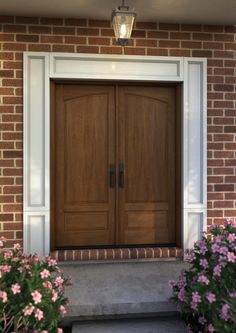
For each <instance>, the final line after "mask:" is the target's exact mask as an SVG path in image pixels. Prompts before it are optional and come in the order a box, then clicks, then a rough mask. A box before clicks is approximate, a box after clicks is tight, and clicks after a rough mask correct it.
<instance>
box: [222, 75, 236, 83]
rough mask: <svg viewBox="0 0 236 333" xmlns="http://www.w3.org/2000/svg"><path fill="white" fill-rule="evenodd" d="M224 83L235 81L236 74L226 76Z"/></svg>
mask: <svg viewBox="0 0 236 333" xmlns="http://www.w3.org/2000/svg"><path fill="white" fill-rule="evenodd" d="M225 83H236V76H232V77H226V78H225Z"/></svg>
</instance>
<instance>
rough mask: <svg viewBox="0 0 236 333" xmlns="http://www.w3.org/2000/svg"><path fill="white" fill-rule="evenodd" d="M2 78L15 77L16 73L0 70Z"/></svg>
mask: <svg viewBox="0 0 236 333" xmlns="http://www.w3.org/2000/svg"><path fill="white" fill-rule="evenodd" d="M0 77H14V71H13V70H6V69H4V70H3V69H2V70H0Z"/></svg>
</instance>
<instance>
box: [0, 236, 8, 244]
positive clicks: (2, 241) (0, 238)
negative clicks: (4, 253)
mask: <svg viewBox="0 0 236 333" xmlns="http://www.w3.org/2000/svg"><path fill="white" fill-rule="evenodd" d="M6 241H7V239H6V238H5V237H3V236H1V237H0V247H2V246H3V245H4V243H6Z"/></svg>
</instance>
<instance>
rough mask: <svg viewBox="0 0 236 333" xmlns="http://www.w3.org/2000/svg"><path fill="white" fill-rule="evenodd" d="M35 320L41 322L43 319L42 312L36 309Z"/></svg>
mask: <svg viewBox="0 0 236 333" xmlns="http://www.w3.org/2000/svg"><path fill="white" fill-rule="evenodd" d="M35 318H37V319H38V320H41V319H42V318H43V311H41V310H39V309H37V310H36V313H35Z"/></svg>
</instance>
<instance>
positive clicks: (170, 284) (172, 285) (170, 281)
mask: <svg viewBox="0 0 236 333" xmlns="http://www.w3.org/2000/svg"><path fill="white" fill-rule="evenodd" d="M168 285H169V287H171V288H173V287H174V285H175V281H174V280H169V282H168Z"/></svg>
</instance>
